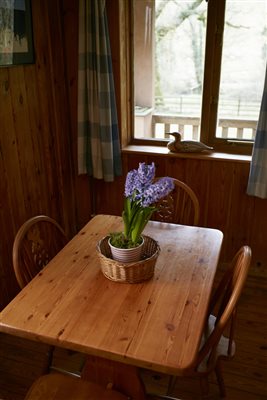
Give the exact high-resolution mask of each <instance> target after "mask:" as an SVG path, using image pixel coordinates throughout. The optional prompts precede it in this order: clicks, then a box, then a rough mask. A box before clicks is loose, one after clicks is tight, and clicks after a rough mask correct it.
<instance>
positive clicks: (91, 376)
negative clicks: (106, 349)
mask: <svg viewBox="0 0 267 400" xmlns="http://www.w3.org/2000/svg"><path fill="white" fill-rule="evenodd" d="M81 377H82V378H83V379H87V380H90V381H93V382H96V383H98V384H100V385H101V386H104V387H107V386H108V385H112V387H113V388H114V389H116V390H118V391H120V392H121V393H123V394H125V395H126V396H130V398H131V399H132V400H145V399H146V395H145V387H144V384H143V382H142V380H141V378H140V377H139V374H138V368H137V367H135V366H133V365H128V364H123V363H120V362H118V361H113V360H107V359H104V358H101V357H96V356H87V359H86V362H85V365H84V368H83V371H82V375H81Z"/></svg>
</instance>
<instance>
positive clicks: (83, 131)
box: [78, 0, 122, 182]
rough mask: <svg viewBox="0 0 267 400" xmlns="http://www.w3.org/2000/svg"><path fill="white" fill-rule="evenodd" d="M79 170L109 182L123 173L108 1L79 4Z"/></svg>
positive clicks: (82, 1) (81, 2) (91, 0)
mask: <svg viewBox="0 0 267 400" xmlns="http://www.w3.org/2000/svg"><path fill="white" fill-rule="evenodd" d="M78 171H79V173H80V174H84V173H87V174H88V175H90V176H93V177H94V178H97V179H104V180H105V181H106V182H111V181H113V180H114V177H115V176H119V175H121V172H122V171H121V151H120V142H119V131H118V121H117V110H116V102H115V91H114V81H113V72H112V62H111V52H110V43H109V32H108V24H107V16H106V8H105V0H80V2H79V66H78Z"/></svg>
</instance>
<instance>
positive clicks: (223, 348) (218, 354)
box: [197, 314, 235, 373]
mask: <svg viewBox="0 0 267 400" xmlns="http://www.w3.org/2000/svg"><path fill="white" fill-rule="evenodd" d="M215 322H216V317H215V316H214V315H212V314H211V315H210V316H209V320H208V324H207V326H206V329H205V331H204V333H203V335H202V340H201V345H200V347H202V344H204V343H205V342H206V340H207V338H208V337H209V336H210V335H211V333H212V331H213V330H214V324H215ZM228 349H229V339H228V338H227V337H226V336H223V335H222V336H221V337H220V340H219V343H218V345H217V347H216V351H215V352H214V359H213V363H212V364H209V368H207V361H208V357H209V354H208V355H207V356H206V357H205V358H204V359H203V361H202V362H201V363H200V364H199V365H198V369H197V372H200V373H201V372H202V373H207V372H208V371H209V370H211V369H213V367H214V365H216V362H217V360H218V359H219V358H225V359H228V358H231V357H233V356H234V354H235V342H234V341H232V344H231V354H229V353H228Z"/></svg>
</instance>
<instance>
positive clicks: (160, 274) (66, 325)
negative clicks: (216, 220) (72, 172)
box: [0, 215, 223, 375]
mask: <svg viewBox="0 0 267 400" xmlns="http://www.w3.org/2000/svg"><path fill="white" fill-rule="evenodd" d="M122 227H123V225H122V218H121V217H118V216H112V215H96V216H95V217H94V218H92V219H91V220H90V221H89V222H88V223H87V225H85V227H84V228H83V229H81V231H80V232H79V233H78V234H77V235H76V236H74V237H73V239H72V240H70V241H69V242H68V243H67V245H66V246H65V247H64V248H63V249H62V250H61V251H60V252H59V253H58V254H57V255H56V256H55V257H54V258H53V259H52V260H51V261H50V262H49V264H48V265H47V266H46V267H45V268H44V269H43V270H42V271H41V272H40V273H39V274H38V275H37V276H36V277H35V278H34V279H33V280H32V281H31V282H30V283H29V284H28V285H27V286H26V287H25V288H23V289H22V290H21V292H19V294H18V295H17V296H16V297H15V298H14V299H13V300H12V301H11V302H10V303H9V304H8V305H7V307H6V308H5V309H4V310H3V311H2V312H1V314H0V331H1V332H6V333H9V334H11V335H15V336H19V337H22V338H27V339H31V340H33V341H40V342H44V343H47V344H51V345H55V346H59V347H63V348H67V349H70V350H75V351H79V352H82V353H85V354H88V355H91V356H99V357H103V358H105V359H107V360H115V361H119V362H122V363H123V364H129V365H133V366H135V367H142V368H146V369H151V370H153V371H158V372H163V373H167V374H174V375H180V374H183V372H185V371H186V370H187V369H188V368H190V366H191V365H192V364H193V363H194V360H195V358H196V355H197V352H198V349H199V345H200V340H201V335H202V331H203V328H204V324H205V319H206V315H207V309H208V303H209V299H210V296H211V291H212V286H213V282H214V277H215V273H216V269H217V265H218V260H219V256H220V251H221V246H222V240H223V234H222V232H221V231H219V230H216V229H209V228H203V227H194V226H185V225H177V224H167V223H161V222H153V221H150V222H149V223H148V225H147V227H146V228H145V231H144V233H145V234H146V235H149V236H151V237H152V238H153V239H155V240H156V241H157V242H158V244H159V246H160V254H159V256H158V259H157V262H156V265H155V272H154V275H153V277H152V278H151V279H149V280H147V281H144V282H142V283H134V284H130V283H121V282H114V281H111V280H109V279H107V278H106V277H105V276H104V275H103V273H102V271H101V268H100V263H99V258H98V254H97V250H96V246H97V243H98V241H99V240H100V239H101V238H103V237H104V236H106V235H107V234H109V233H110V232H114V231H118V230H122Z"/></svg>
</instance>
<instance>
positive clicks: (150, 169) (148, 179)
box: [138, 163, 155, 188]
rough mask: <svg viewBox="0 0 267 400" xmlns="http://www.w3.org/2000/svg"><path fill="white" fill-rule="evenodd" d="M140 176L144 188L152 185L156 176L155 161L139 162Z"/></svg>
mask: <svg viewBox="0 0 267 400" xmlns="http://www.w3.org/2000/svg"><path fill="white" fill-rule="evenodd" d="M138 176H139V181H140V184H141V185H142V187H143V188H144V187H146V186H147V185H150V184H151V183H152V181H153V179H154V177H155V163H152V164H151V165H147V164H146V163H139V167H138Z"/></svg>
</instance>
